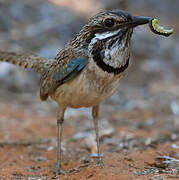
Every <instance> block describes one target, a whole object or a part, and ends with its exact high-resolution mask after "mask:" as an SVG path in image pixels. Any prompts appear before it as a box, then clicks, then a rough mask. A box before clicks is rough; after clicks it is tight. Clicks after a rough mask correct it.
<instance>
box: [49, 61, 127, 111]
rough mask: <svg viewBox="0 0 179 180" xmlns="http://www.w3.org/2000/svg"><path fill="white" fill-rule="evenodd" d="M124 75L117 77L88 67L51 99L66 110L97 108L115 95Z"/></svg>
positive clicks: (57, 91)
mask: <svg viewBox="0 0 179 180" xmlns="http://www.w3.org/2000/svg"><path fill="white" fill-rule="evenodd" d="M96 68H97V69H96ZM123 75H124V73H123V74H121V75H117V76H115V75H113V74H111V73H110V74H109V73H107V72H104V71H102V70H101V69H100V70H99V69H98V67H96V66H95V65H94V64H93V66H92V68H91V65H88V67H87V68H85V69H84V70H83V71H82V72H81V73H80V74H79V75H78V76H77V77H75V78H73V79H72V80H70V81H68V82H66V83H65V84H63V85H61V86H59V87H58V88H57V89H56V91H55V93H54V94H53V95H52V96H51V98H52V99H54V100H55V101H57V102H58V104H59V105H60V106H61V107H64V108H66V107H72V108H81V107H91V106H95V105H98V104H99V103H100V102H101V101H103V100H104V99H106V98H108V97H110V96H111V95H112V94H114V92H115V91H116V90H117V89H118V87H119V84H120V80H121V78H122V77H123Z"/></svg>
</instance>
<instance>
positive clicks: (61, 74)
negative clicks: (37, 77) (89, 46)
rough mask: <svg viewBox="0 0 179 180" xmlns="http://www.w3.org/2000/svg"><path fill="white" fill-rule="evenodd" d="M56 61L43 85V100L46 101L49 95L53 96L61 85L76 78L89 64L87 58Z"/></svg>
mask: <svg viewBox="0 0 179 180" xmlns="http://www.w3.org/2000/svg"><path fill="white" fill-rule="evenodd" d="M64 62H66V64H65V63H63V60H61V61H59V62H58V61H56V63H54V65H53V67H52V70H51V71H50V72H49V73H48V76H47V77H46V79H45V80H43V81H42V84H41V99H42V100H45V99H46V98H47V97H48V95H49V94H52V93H53V92H54V91H55V90H56V89H57V88H58V87H59V86H60V85H62V84H64V83H66V82H68V81H69V80H71V79H73V78H74V77H76V76H77V75H78V74H79V73H80V72H81V71H82V69H83V68H84V67H85V66H86V65H87V64H88V59H87V58H86V57H80V58H71V59H69V58H68V60H64ZM43 97H44V98H43Z"/></svg>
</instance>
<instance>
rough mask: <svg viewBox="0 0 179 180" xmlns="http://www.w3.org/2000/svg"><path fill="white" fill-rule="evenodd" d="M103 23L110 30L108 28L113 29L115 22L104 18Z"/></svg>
mask: <svg viewBox="0 0 179 180" xmlns="http://www.w3.org/2000/svg"><path fill="white" fill-rule="evenodd" d="M103 23H104V25H105V26H106V27H109V28H110V27H113V26H114V25H115V20H114V19H112V18H106V19H104V21H103Z"/></svg>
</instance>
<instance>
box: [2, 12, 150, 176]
mask: <svg viewBox="0 0 179 180" xmlns="http://www.w3.org/2000/svg"><path fill="white" fill-rule="evenodd" d="M149 20H151V18H147V17H136V16H131V15H130V14H128V13H126V12H124V11H119V10H116V11H105V12H101V13H98V14H97V15H95V16H94V17H92V18H91V19H90V20H89V22H88V23H87V24H86V25H85V26H84V27H83V28H82V30H81V31H80V32H79V33H78V34H76V35H75V37H74V38H73V39H72V40H71V41H69V42H68V43H67V44H66V46H65V47H64V49H62V50H61V51H60V52H59V53H58V54H57V56H56V57H55V59H54V60H52V61H50V60H46V59H44V58H41V57H38V56H34V55H24V54H18V53H11V52H2V51H0V61H6V62H9V63H12V64H15V65H19V66H21V67H23V68H31V69H33V70H34V71H35V72H37V73H39V74H40V77H41V78H40V98H41V100H46V99H47V98H48V97H51V98H52V99H53V100H54V101H56V102H57V103H58V105H59V111H58V114H57V127H58V135H57V138H58V139H57V142H58V147H57V159H58V160H57V170H56V174H57V175H58V174H59V173H64V171H63V170H62V169H61V134H62V124H63V120H64V113H65V110H66V109H67V108H68V107H72V108H80V107H92V116H93V119H94V127H95V132H96V141H97V149H98V157H99V164H100V165H101V166H103V161H102V157H101V152H100V146H99V136H98V121H97V119H98V110H99V105H100V103H101V101H103V100H104V99H106V98H108V97H109V96H111V95H112V94H113V93H114V92H115V91H116V90H117V89H118V86H119V84H120V80H121V78H122V77H123V76H124V74H125V72H126V69H127V68H128V65H129V59H130V39H131V36H132V32H133V28H134V27H136V26H138V25H142V24H146V23H148V22H149Z"/></svg>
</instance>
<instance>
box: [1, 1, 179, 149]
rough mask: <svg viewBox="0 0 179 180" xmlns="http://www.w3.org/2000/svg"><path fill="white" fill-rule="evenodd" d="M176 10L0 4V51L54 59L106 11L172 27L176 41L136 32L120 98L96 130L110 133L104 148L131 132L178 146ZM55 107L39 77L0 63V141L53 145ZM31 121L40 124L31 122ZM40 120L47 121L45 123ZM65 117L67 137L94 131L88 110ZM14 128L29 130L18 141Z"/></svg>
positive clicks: (109, 103) (149, 5)
mask: <svg viewBox="0 0 179 180" xmlns="http://www.w3.org/2000/svg"><path fill="white" fill-rule="evenodd" d="M178 7H179V1H178V0H172V1H171V0H162V1H161V0H158V1H156V0H148V1H146V0H135V1H133V0H83V1H77V0H26V1H24V0H0V49H1V50H5V51H6V50H8V51H16V52H22V53H24V52H25V53H31V52H32V53H35V54H38V55H40V56H42V57H45V58H50V59H53V58H54V57H55V56H56V54H57V53H58V52H59V51H60V49H62V48H63V46H64V45H65V43H66V42H67V41H68V40H70V39H71V38H72V37H73V35H74V34H75V33H76V32H78V31H79V30H80V29H81V27H82V26H83V25H84V24H85V23H86V22H87V20H88V18H89V17H91V16H92V15H94V14H96V13H98V12H99V11H102V10H106V9H122V10H126V11H128V12H130V13H131V14H133V15H143V16H150V17H155V18H157V19H159V22H160V25H163V26H164V27H169V28H174V34H173V35H172V36H170V37H168V38H166V37H162V36H158V35H156V34H153V33H152V32H151V31H150V29H149V27H148V26H147V25H145V26H140V27H138V28H136V29H135V31H134V34H133V38H132V61H131V65H130V69H129V71H128V75H127V76H126V77H125V78H124V79H123V82H122V84H121V86H120V88H119V91H118V92H117V93H115V94H114V95H113V96H112V97H111V98H109V99H108V100H106V101H105V102H104V103H103V104H102V105H101V110H100V112H101V113H100V114H101V115H100V119H101V125H100V126H101V129H102V130H105V129H109V128H110V132H111V134H113V135H111V136H110V140H111V141H108V143H107V141H106V142H105V141H103V144H105V145H106V144H110V143H113V142H114V141H113V140H114V139H115V138H116V139H115V140H116V141H115V142H117V143H119V142H121V139H122V138H124V137H126V136H127V135H128V133H129V132H130V138H131V136H132V138H134V137H136V132H141V134H140V133H139V134H138V135H137V136H139V137H143V138H144V141H146V140H148V138H150V140H151V139H152V140H153V139H155V140H156V139H157V140H160V142H162V143H165V142H169V143H172V142H173V141H175V142H178V137H179V78H178V77H179V21H178V19H179V10H178ZM56 107H57V106H56V104H54V103H53V102H52V101H51V100H48V102H41V101H40V98H39V76H38V75H37V74H35V73H34V72H32V71H30V70H26V71H24V70H22V69H20V68H18V67H14V66H13V65H9V64H7V63H0V111H1V114H3V116H2V117H1V116H0V117H1V118H0V138H1V139H5V140H9V139H23V138H29V139H30V138H31V137H42V136H43V137H48V138H49V137H52V138H55V132H54V131H55V127H56V122H55V112H56ZM11 109H13V110H11ZM12 112H13V113H12ZM16 113H18V115H17V117H16V115H14V114H16ZM24 113H25V114H26V115H27V116H28V117H27V118H26V116H25V115H24ZM7 114H9V115H8V116H7ZM19 114H20V115H19ZM22 114H23V115H22ZM32 115H37V117H42V119H40V120H39V118H37V119H36V120H35V121H31V120H30V119H33V118H32ZM45 117H50V118H51V119H52V120H50V118H47V119H45V120H44V119H43V118H45ZM66 118H67V121H66V122H65V123H66V128H67V129H68V128H69V129H73V130H72V132H71V134H68V133H67V135H65V137H66V138H70V136H75V135H76V134H78V133H79V132H81V133H82V136H83V137H84V136H85V134H83V133H84V132H89V131H91V132H93V131H92V130H93V129H92V122H91V121H90V120H85V119H91V117H90V112H89V110H88V109H81V110H72V109H69V110H68V111H67V113H66ZM11 120H12V121H11ZM84 120H85V121H84ZM8 123H10V125H8ZM42 124H43V125H42ZM14 127H19V128H20V129H21V132H23V131H26V129H30V130H29V131H28V132H25V134H24V136H23V138H22V136H21V135H18V132H17V131H15V130H14ZM39 128H40V129H42V131H41V130H40V129H39ZM49 129H50V130H49ZM121 129H122V130H121ZM39 131H41V132H39ZM121 132H123V134H121ZM105 133H106V132H104V134H105ZM68 135H70V136H68ZM78 135H79V134H78ZM88 135H89V134H88ZM75 137H76V136H75ZM80 137H81V136H80V135H79V136H78V138H80ZM127 137H128V136H127ZM130 138H129V139H130ZM172 138H173V139H172ZM134 139H135V138H134ZM127 140H128V139H127ZM152 140H151V141H152ZM151 141H150V143H151ZM109 142H110V143H109ZM147 142H148V141H147ZM150 143H149V144H150ZM86 144H88V143H86ZM136 144H137V145H136ZM115 145H116V144H115V143H114V144H113V146H115ZM128 145H129V146H130V147H129V149H130V148H133V147H140V145H139V143H138V141H135V143H134V144H130V143H129V144H128ZM178 145H179V144H178ZM89 146H90V145H89ZM71 148H72V147H71ZM108 149H109V151H110V147H108ZM113 149H115V148H113Z"/></svg>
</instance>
